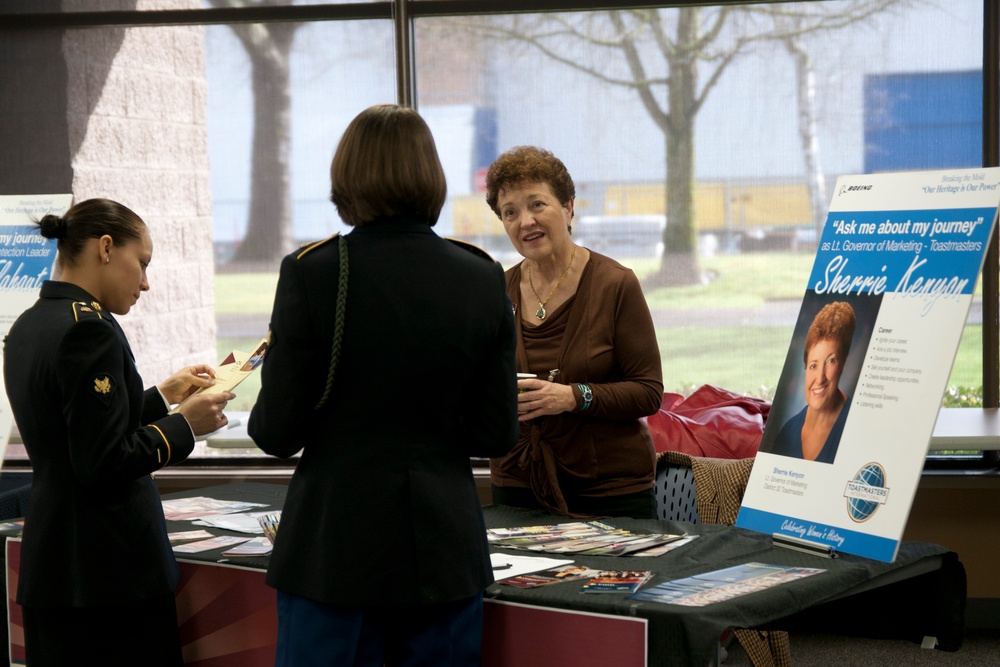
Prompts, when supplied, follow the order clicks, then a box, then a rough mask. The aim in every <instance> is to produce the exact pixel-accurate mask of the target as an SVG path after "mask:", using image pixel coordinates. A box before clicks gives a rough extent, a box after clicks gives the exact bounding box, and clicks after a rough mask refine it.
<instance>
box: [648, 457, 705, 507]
mask: <svg viewBox="0 0 1000 667" xmlns="http://www.w3.org/2000/svg"><path fill="white" fill-rule="evenodd" d="M656 517H657V518H658V519H660V520H661V521H684V522H686V523H701V518H700V517H699V516H698V502H697V497H696V495H695V485H694V472H692V470H691V466H690V465H685V464H680V463H672V462H671V460H670V459H669V458H667V457H666V456H660V457H658V459H657V465H656Z"/></svg>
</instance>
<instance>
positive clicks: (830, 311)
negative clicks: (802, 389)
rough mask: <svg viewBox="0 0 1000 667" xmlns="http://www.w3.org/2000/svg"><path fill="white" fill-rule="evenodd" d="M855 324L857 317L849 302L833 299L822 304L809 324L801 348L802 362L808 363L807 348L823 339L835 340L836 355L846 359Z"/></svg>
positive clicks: (809, 348)
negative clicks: (803, 345)
mask: <svg viewBox="0 0 1000 667" xmlns="http://www.w3.org/2000/svg"><path fill="white" fill-rule="evenodd" d="M856 326H857V318H856V317H855V316H854V308H852V307H851V304H849V303H847V302H846V301H834V302H833V303H828V304H826V305H825V306H823V308H821V309H820V311H819V312H818V313H816V317H814V318H813V321H812V324H810V325H809V333H807V334H806V344H805V349H803V350H802V363H803V364H808V363H809V361H808V359H809V350H811V349H812V348H813V346H814V345H815V344H816V343H818V342H820V341H823V340H831V341H833V342H835V343H836V344H837V356H839V357H840V358H841V359H846V358H847V353H848V352H850V351H851V339H852V338H854V329H855V327H856Z"/></svg>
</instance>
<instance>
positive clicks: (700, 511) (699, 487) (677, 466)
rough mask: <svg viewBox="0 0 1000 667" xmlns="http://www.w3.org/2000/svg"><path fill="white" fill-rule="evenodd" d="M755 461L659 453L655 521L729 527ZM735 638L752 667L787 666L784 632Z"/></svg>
mask: <svg viewBox="0 0 1000 667" xmlns="http://www.w3.org/2000/svg"><path fill="white" fill-rule="evenodd" d="M753 462H754V459H752V458H748V459H713V458H705V457H700V456H690V455H688V454H683V453H681V452H672V451H665V452H661V453H660V454H659V455H657V459H656V514H657V517H659V518H660V519H661V520H665V521H687V522H689V523H718V524H725V525H727V526H731V525H733V524H734V523H736V517H737V515H738V514H739V511H740V504H741V503H742V501H743V493H744V491H746V488H747V481H748V480H749V479H750V471H751V470H752V469H753ZM672 484H673V485H674V486H671V485H672ZM692 495H693V496H694V499H695V501H696V502H695V504H694V507H691V496H692ZM691 517H694V519H695V520H694V521H692V520H691ZM733 634H734V635H735V636H736V639H737V640H739V642H740V645H741V646H743V650H745V651H746V653H747V655H748V656H749V658H750V662H751V663H752V664H753V665H754V667H791V664H792V651H791V644H790V643H789V639H788V633H787V632H784V631H779V630H754V629H747V628H739V629H735V630H733Z"/></svg>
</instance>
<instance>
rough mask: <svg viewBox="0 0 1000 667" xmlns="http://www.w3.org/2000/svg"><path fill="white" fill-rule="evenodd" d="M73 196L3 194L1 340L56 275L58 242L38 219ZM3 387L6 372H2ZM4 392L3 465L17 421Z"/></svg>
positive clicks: (62, 208) (59, 210) (0, 424)
mask: <svg viewBox="0 0 1000 667" xmlns="http://www.w3.org/2000/svg"><path fill="white" fill-rule="evenodd" d="M72 203H73V195H0V340H2V338H3V337H5V336H6V335H7V332H8V331H9V330H10V325H12V324H13V323H14V320H16V319H17V318H18V316H19V315H20V314H21V313H23V312H24V311H25V310H27V309H28V307H29V306H31V304H33V303H34V302H35V300H36V299H37V298H38V290H39V289H40V288H41V286H42V281H44V280H48V279H50V278H51V277H52V270H53V266H54V264H55V259H56V242H55V241H52V240H49V239H45V238H42V235H41V234H39V233H38V226H37V225H35V224H34V221H35V220H40V219H41V218H42V216H43V215H45V214H47V213H54V214H56V215H62V214H63V213H65V212H66V211H67V210H68V209H69V207H70V205H71V204H72ZM0 387H3V375H2V374H0ZM3 389H4V390H3V391H0V464H2V462H3V457H4V453H5V452H6V450H7V441H8V440H9V439H10V430H11V427H12V426H13V424H14V415H13V414H12V413H11V411H10V402H9V401H8V400H7V391H6V388H5V387H3Z"/></svg>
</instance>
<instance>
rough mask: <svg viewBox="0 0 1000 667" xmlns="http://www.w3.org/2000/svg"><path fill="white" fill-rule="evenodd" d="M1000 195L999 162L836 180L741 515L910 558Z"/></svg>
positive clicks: (798, 537) (827, 550) (884, 555)
mask: <svg viewBox="0 0 1000 667" xmlns="http://www.w3.org/2000/svg"><path fill="white" fill-rule="evenodd" d="M998 202H1000V168H989V169H963V170H950V171H926V172H910V173H887V174H869V175H861V176H844V177H841V178H840V179H838V180H837V184H836V187H835V188H834V193H833V200H832V203H831V205H830V210H829V215H828V217H827V220H826V224H825V226H824V228H823V233H822V235H821V237H820V239H819V247H818V249H817V253H816V260H815V263H814V265H813V269H812V273H811V275H810V277H809V282H808V283H807V285H806V290H805V294H804V297H803V300H802V307H801V310H800V312H799V317H798V320H797V323H796V325H795V328H794V332H793V334H792V341H791V345H790V346H789V350H788V354H787V357H786V359H785V363H784V367H783V370H782V372H781V377H780V379H779V381H778V385H777V389H776V392H775V397H774V401H773V403H772V406H771V410H770V414H769V416H768V420H767V425H766V427H765V429H764V433H763V436H762V439H761V445H760V450H759V452H758V453H757V457H756V461H755V463H754V467H753V472H752V474H751V477H750V480H749V483H748V486H747V490H746V493H745V495H744V497H743V505H742V507H741V509H740V513H739V517H738V519H737V521H736V525H737V526H739V527H741V528H747V529H750V530H755V531H759V532H762V533H766V534H769V535H775V536H776V537H775V542H776V543H779V542H780V541H787V542H795V543H797V544H798V545H800V546H801V547H803V548H805V549H806V550H810V549H813V550H814V551H813V552H814V553H821V554H827V555H829V554H834V553H837V552H843V553H850V554H855V555H859V556H866V557H868V558H872V559H875V560H880V561H884V562H892V561H893V560H894V559H895V557H896V552H897V549H898V547H899V542H900V540H901V538H902V533H903V529H904V527H905V526H906V521H907V517H908V516H909V512H910V507H911V504H912V502H913V496H914V494H915V492H916V488H917V484H918V482H919V480H920V475H921V472H922V470H923V466H924V458H925V456H926V454H927V447H928V444H929V442H930V438H931V434H932V433H933V430H934V423H935V421H936V419H937V415H938V411H939V409H940V407H941V399H942V396H943V395H944V391H945V389H946V385H947V382H948V378H949V377H950V374H951V368H952V364H953V363H954V360H955V355H956V353H957V351H958V345H959V341H960V340H961V336H962V330H963V327H964V326H965V322H966V318H967V316H968V314H969V310H970V307H971V305H972V303H973V298H974V293H975V289H976V282H977V278H978V275H979V272H980V270H981V268H982V265H983V259H984V257H985V254H986V250H987V246H988V243H989V239H990V236H991V233H992V231H993V228H994V225H995V221H996V215H997V206H998ZM810 331H812V333H810Z"/></svg>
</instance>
